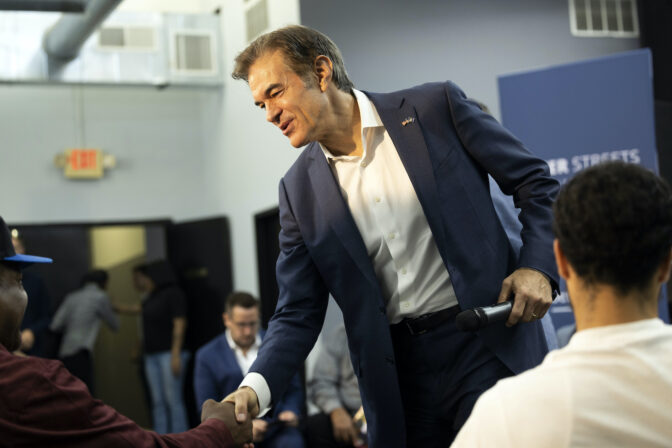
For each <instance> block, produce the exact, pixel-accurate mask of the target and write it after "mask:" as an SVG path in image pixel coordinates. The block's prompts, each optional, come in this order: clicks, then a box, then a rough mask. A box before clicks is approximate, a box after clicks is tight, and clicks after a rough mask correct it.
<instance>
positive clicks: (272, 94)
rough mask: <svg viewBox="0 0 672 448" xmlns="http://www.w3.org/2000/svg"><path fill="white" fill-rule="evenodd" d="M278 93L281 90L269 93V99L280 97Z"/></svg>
mask: <svg viewBox="0 0 672 448" xmlns="http://www.w3.org/2000/svg"><path fill="white" fill-rule="evenodd" d="M280 92H282V90H276V91H275V92H273V93H271V98H275V97H276V96H278V95H280Z"/></svg>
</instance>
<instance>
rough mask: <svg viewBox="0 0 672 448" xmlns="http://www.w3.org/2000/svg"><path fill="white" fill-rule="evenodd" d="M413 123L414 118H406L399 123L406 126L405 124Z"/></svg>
mask: <svg viewBox="0 0 672 448" xmlns="http://www.w3.org/2000/svg"><path fill="white" fill-rule="evenodd" d="M414 122H415V118H413V117H406V119H404V121H402V122H401V125H402V126H406V125H407V124H411V123H414Z"/></svg>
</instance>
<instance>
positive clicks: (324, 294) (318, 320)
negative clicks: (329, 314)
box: [226, 182, 329, 417]
mask: <svg viewBox="0 0 672 448" xmlns="http://www.w3.org/2000/svg"><path fill="white" fill-rule="evenodd" d="M280 225H281V231H280V236H279V240H280V256H279V257H278V263H277V265H276V277H277V280H278V289H279V297H278V305H277V307H276V310H275V314H273V317H272V318H271V321H270V322H269V325H268V331H267V332H266V337H265V338H264V342H263V343H262V345H261V348H260V350H259V354H258V356H257V360H256V361H255V362H254V364H253V365H252V367H251V368H250V373H249V374H248V377H250V375H253V374H254V375H260V376H261V378H262V379H263V381H264V382H265V383H266V385H267V387H268V389H269V390H270V397H269V398H267V399H264V397H262V396H261V395H260V394H257V393H255V392H252V393H250V391H247V390H245V389H239V391H240V392H239V394H238V399H236V398H235V396H234V395H236V393H234V394H232V395H230V396H229V397H227V398H226V400H227V401H231V402H236V414H237V415H238V414H240V415H241V417H242V415H247V413H248V412H252V409H254V408H255V406H259V407H258V408H257V409H256V412H259V410H261V412H262V414H263V412H265V411H266V410H267V409H268V407H269V406H270V404H271V402H272V401H274V397H281V396H282V395H283V393H284V391H285V389H286V388H287V385H288V384H289V383H290V381H291V378H292V376H294V374H295V373H296V372H297V371H298V370H299V368H300V367H301V365H302V363H303V362H304V360H305V359H306V356H308V353H309V352H310V350H311V348H312V347H313V345H314V344H315V341H316V340H317V337H318V335H319V333H320V330H321V328H322V323H323V322H324V316H325V313H326V311H327V303H328V297H329V296H328V291H327V288H326V286H325V284H324V282H323V281H322V277H321V275H320V273H319V272H318V270H317V267H316V266H315V264H314V263H313V260H312V258H311V256H310V254H309V252H308V248H307V247H306V245H305V244H304V242H303V238H302V236H301V231H300V230H299V227H298V224H297V222H296V219H295V217H294V215H293V213H292V210H291V205H290V204H289V201H288V199H287V194H286V191H285V186H284V182H281V183H280ZM248 377H246V378H245V380H244V381H243V385H245V384H247V379H248ZM237 392H238V391H237ZM257 395H260V396H259V397H257ZM257 400H258V402H257ZM252 415H253V416H255V415H256V414H254V412H252Z"/></svg>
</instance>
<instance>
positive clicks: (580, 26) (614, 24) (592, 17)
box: [569, 0, 639, 37]
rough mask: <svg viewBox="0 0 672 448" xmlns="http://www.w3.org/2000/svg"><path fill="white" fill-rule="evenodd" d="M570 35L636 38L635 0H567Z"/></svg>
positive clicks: (637, 26) (637, 31)
mask: <svg viewBox="0 0 672 448" xmlns="http://www.w3.org/2000/svg"><path fill="white" fill-rule="evenodd" d="M569 19H570V20H569V21H570V26H571V30H572V35H574V36H579V37H638V36H639V25H638V19H637V2H636V1H635V0H569Z"/></svg>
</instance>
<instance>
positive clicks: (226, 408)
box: [201, 400, 253, 448]
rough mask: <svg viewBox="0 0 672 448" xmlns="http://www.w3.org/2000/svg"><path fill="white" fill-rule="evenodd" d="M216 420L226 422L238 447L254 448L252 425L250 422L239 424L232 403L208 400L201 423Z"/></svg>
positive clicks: (202, 413)
mask: <svg viewBox="0 0 672 448" xmlns="http://www.w3.org/2000/svg"><path fill="white" fill-rule="evenodd" d="M209 418H216V419H218V420H221V421H223V422H224V424H225V425H226V427H227V428H228V429H229V432H230V433H231V437H232V438H233V442H234V443H235V444H236V446H241V445H242V446H243V447H245V448H252V447H253V445H252V443H251V442H252V423H251V422H250V421H247V422H244V423H238V422H237V421H236V419H235V417H234V407H233V405H232V404H231V403H217V402H216V401H215V400H206V402H205V403H203V408H202V411H201V421H202V422H203V421H205V420H206V419H209Z"/></svg>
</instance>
